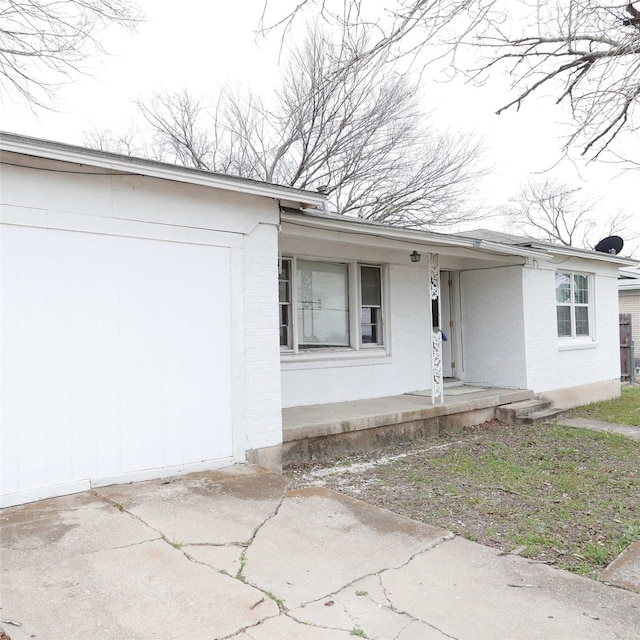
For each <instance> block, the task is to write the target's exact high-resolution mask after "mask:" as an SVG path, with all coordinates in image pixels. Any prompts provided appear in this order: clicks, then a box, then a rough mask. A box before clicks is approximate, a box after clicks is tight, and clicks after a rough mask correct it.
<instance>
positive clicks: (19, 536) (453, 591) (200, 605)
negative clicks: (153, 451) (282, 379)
mask: <svg viewBox="0 0 640 640" xmlns="http://www.w3.org/2000/svg"><path fill="white" fill-rule="evenodd" d="M287 486H288V485H287V480H286V479H285V478H284V477H283V476H281V475H279V474H276V473H269V472H266V471H263V470H260V469H257V468H254V467H250V466H246V465H238V466H234V467H231V468H229V469H226V470H223V471H217V472H208V473H199V474H193V475H189V476H182V477H179V478H174V479H169V480H157V481H151V482H143V483H136V484H131V485H124V486H114V487H107V488H104V489H100V490H97V491H91V492H86V493H82V494H77V495H74V496H68V497H63V498H55V499H51V500H45V501H42V502H38V503H33V504H29V505H24V506H19V507H11V508H9V509H5V510H4V511H3V512H2V513H1V515H0V517H1V520H0V522H1V526H2V529H1V534H2V536H1V552H2V556H1V558H0V559H1V564H2V574H1V583H0V585H1V591H0V595H1V603H0V606H1V609H0V618H2V619H3V621H2V623H1V624H0V626H2V628H3V629H4V631H5V633H7V634H8V635H9V637H10V638H11V639H12V640H22V639H26V638H36V639H37V640H47V639H56V640H58V639H64V640H74V639H78V640H92V639H100V640H109V639H113V640H116V639H117V640H127V639H132V640H133V639H137V638H141V639H142V638H144V639H146V638H162V639H169V638H172V639H184V640H199V639H203V640H204V639H207V640H212V639H214V638H220V639H221V638H234V639H238V640H270V639H274V640H285V639H293V640H295V639H312V640H315V639H318V640H333V639H335V640H339V639H343V640H348V639H349V638H353V637H358V636H361V637H365V636H366V637H368V638H389V639H391V638H393V639H396V640H412V639H415V640H418V639H419V640H431V639H433V640H444V639H452V638H455V639H459V640H463V639H474V640H475V639H484V638H487V639H492V640H499V639H500V638H504V639H509V640H512V639H513V638H518V639H519V640H526V639H533V638H536V639H537V638H540V639H544V640H552V639H556V638H557V639H563V640H566V639H591V638H593V639H594V640H595V639H598V640H603V639H607V638H612V639H613V638H616V639H620V638H629V639H631V638H637V637H638V633H639V630H640V593H634V592H632V591H629V590H626V589H621V588H617V587H613V586H608V585H606V584H603V583H601V582H597V581H594V580H589V579H587V578H581V577H579V576H576V575H573V574H570V573H567V572H564V571H560V570H557V569H553V568H551V567H549V566H546V565H544V564H538V563H534V562H530V561H528V560H526V559H524V558H521V557H518V556H513V555H501V554H500V553H499V552H498V551H496V550H495V549H490V548H488V547H484V546H481V545H478V544H475V543H473V542H469V541H467V540H464V539H461V538H456V537H454V536H453V535H452V534H451V533H449V532H447V531H444V530H441V529H437V528H434V527H429V526H426V525H423V524H420V523H417V522H415V521H412V520H409V519H407V518H403V517H400V516H397V515H394V514H392V513H390V512H388V511H385V510H382V509H379V508H376V507H372V506H370V505H368V504H365V503H363V502H359V501H357V500H354V499H352V498H349V497H346V496H342V495H339V494H336V493H333V492H331V491H328V490H324V489H303V490H295V491H288V490H287ZM639 589H640V587H639ZM7 620H9V621H14V622H17V623H21V626H15V625H12V624H9V623H8V622H7Z"/></svg>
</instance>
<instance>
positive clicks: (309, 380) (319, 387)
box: [281, 238, 431, 407]
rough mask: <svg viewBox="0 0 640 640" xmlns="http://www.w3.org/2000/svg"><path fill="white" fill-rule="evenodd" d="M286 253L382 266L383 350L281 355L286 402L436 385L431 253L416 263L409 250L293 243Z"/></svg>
mask: <svg viewBox="0 0 640 640" xmlns="http://www.w3.org/2000/svg"><path fill="white" fill-rule="evenodd" d="M281 252H282V255H285V256H288V255H296V256H297V257H307V258H310V259H314V258H317V259H333V260H336V261H340V260H343V261H351V260H357V261H359V262H365V263H369V264H381V265H383V266H384V269H383V297H384V300H385V303H384V312H385V317H384V324H385V329H384V334H385V340H386V342H385V345H384V348H376V349H367V348H365V349H361V350H360V351H357V352H355V351H345V350H336V351H335V352H331V351H324V350H323V351H322V352H315V353H314V352H311V353H310V352H300V353H298V354H285V353H283V355H282V406H283V407H294V406H302V405H310V404H323V403H329V402H343V401H347V400H358V399H365V398H376V397H381V396H388V395H394V394H400V393H406V392H411V391H417V390H425V389H429V388H430V387H431V378H430V376H431V352H430V341H429V336H430V332H431V329H430V326H431V317H430V313H431V312H430V303H429V273H428V269H427V265H428V255H423V262H420V263H418V264H412V263H411V262H410V261H409V257H408V254H409V252H408V251H385V250H375V249H372V248H362V247H340V246H339V245H337V244H336V243H331V242H305V241H300V240H297V241H296V242H288V241H287V239H286V238H285V239H284V241H283V242H282V246H281Z"/></svg>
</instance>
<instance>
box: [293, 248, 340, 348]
mask: <svg viewBox="0 0 640 640" xmlns="http://www.w3.org/2000/svg"><path fill="white" fill-rule="evenodd" d="M296 278H297V282H296V294H297V301H296V318H297V321H298V332H297V333H298V346H299V347H300V348H301V349H317V348H319V347H348V346H349V270H348V265H346V264H335V263H332V262H310V261H309V260H298V261H297V264H296Z"/></svg>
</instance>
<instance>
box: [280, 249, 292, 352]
mask: <svg viewBox="0 0 640 640" xmlns="http://www.w3.org/2000/svg"><path fill="white" fill-rule="evenodd" d="M278 287H279V295H280V346H282V347H290V346H291V260H288V259H284V260H281V261H280V275H279V278H278Z"/></svg>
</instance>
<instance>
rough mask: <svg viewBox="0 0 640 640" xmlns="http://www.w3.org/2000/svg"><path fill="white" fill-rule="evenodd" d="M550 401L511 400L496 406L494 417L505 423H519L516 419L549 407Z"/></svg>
mask: <svg viewBox="0 0 640 640" xmlns="http://www.w3.org/2000/svg"><path fill="white" fill-rule="evenodd" d="M549 407H551V403H550V402H547V401H546V400H535V399H533V400H522V401H520V402H511V403H510V404H504V405H502V406H500V407H497V408H496V418H497V419H498V420H500V421H501V422H506V423H507V424H519V422H518V420H519V419H520V418H522V417H524V416H528V415H531V414H532V413H536V412H541V411H545V410H547V409H549Z"/></svg>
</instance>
